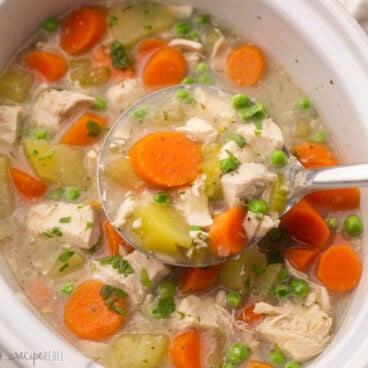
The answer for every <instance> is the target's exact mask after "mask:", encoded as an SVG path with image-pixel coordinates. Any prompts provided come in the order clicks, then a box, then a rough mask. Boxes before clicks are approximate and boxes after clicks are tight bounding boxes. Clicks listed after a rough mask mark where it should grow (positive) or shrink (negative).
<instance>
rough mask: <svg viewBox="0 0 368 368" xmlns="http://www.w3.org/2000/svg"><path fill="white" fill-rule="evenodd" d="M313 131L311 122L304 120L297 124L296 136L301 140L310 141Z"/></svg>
mask: <svg viewBox="0 0 368 368" xmlns="http://www.w3.org/2000/svg"><path fill="white" fill-rule="evenodd" d="M312 130H313V127H312V122H311V120H307V119H305V118H302V119H300V120H298V121H297V123H296V128H295V136H296V137H297V138H300V139H308V138H309V136H310V134H311V133H312Z"/></svg>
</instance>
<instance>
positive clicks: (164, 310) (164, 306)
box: [149, 296, 175, 319]
mask: <svg viewBox="0 0 368 368" xmlns="http://www.w3.org/2000/svg"><path fill="white" fill-rule="evenodd" d="M173 312H175V300H174V297H173V296H172V297H169V298H164V299H162V298H161V299H159V301H158V304H157V305H155V306H153V307H152V308H151V309H150V311H149V314H150V316H151V317H152V318H154V319H161V318H165V317H168V316H170V314H171V313H173Z"/></svg>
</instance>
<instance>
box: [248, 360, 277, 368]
mask: <svg viewBox="0 0 368 368" xmlns="http://www.w3.org/2000/svg"><path fill="white" fill-rule="evenodd" d="M244 368H274V367H273V365H271V364H267V363H263V362H256V361H254V360H251V361H249V362H248V363H247V364H246V366H245V367H244Z"/></svg>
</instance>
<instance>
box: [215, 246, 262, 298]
mask: <svg viewBox="0 0 368 368" xmlns="http://www.w3.org/2000/svg"><path fill="white" fill-rule="evenodd" d="M254 267H257V268H258V269H265V267H266V257H265V255H264V254H263V253H261V252H260V251H259V249H258V247H256V246H255V247H252V248H250V249H247V250H245V251H244V252H243V253H242V254H241V255H240V256H239V257H238V258H236V259H231V260H229V261H226V262H225V263H224V264H223V266H222V268H221V273H220V284H221V285H223V286H225V287H226V288H228V289H230V290H236V291H239V292H240V293H242V294H244V293H247V292H248V291H249V290H250V289H251V287H252V285H253V283H254V280H255V277H256V275H255V273H254V271H253V269H254Z"/></svg>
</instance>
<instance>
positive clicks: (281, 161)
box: [269, 149, 288, 168]
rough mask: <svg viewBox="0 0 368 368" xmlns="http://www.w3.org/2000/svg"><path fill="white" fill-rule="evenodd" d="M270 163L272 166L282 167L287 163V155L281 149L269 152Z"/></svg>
mask: <svg viewBox="0 0 368 368" xmlns="http://www.w3.org/2000/svg"><path fill="white" fill-rule="evenodd" d="M269 160H270V163H271V165H272V166H274V167H278V168H280V167H284V166H285V165H286V164H287V163H288V157H287V155H286V153H285V152H284V151H282V150H279V149H276V150H274V151H273V152H271V154H270V157H269Z"/></svg>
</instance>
